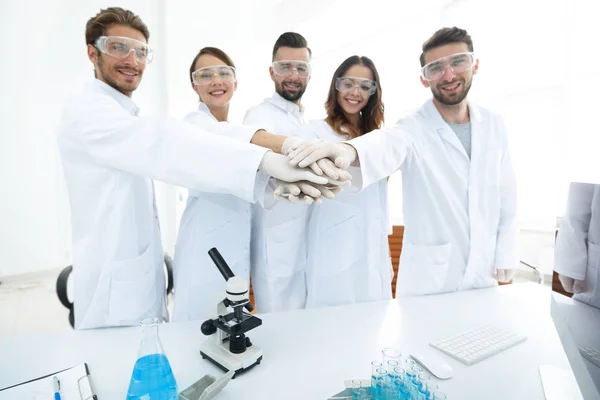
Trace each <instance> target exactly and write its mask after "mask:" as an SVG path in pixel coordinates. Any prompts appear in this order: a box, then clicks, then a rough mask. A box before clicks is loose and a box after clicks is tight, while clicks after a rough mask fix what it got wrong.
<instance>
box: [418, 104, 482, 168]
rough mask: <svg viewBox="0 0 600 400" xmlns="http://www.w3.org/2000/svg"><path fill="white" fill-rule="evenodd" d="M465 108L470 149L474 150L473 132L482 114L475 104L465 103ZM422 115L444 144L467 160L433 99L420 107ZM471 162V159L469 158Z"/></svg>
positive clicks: (463, 149) (476, 128)
mask: <svg viewBox="0 0 600 400" xmlns="http://www.w3.org/2000/svg"><path fill="white" fill-rule="evenodd" d="M467 106H468V107H469V116H470V122H471V143H472V144H471V149H473V148H474V146H475V144H476V143H475V142H477V139H475V136H476V135H475V131H478V130H479V128H478V127H479V123H481V122H482V114H481V111H480V110H479V107H477V106H476V105H475V104H473V103H471V102H470V101H467ZM421 110H422V113H423V116H424V117H425V119H426V121H427V122H428V123H429V124H431V125H432V126H433V128H434V129H435V130H436V131H437V132H438V134H439V135H440V137H441V138H442V139H443V140H445V141H446V142H448V143H450V144H451V145H452V146H453V147H455V148H456V150H458V151H459V152H460V153H461V154H462V155H464V156H465V158H467V159H469V156H468V155H467V152H466V151H465V148H464V146H463V145H462V143H461V142H460V140H459V139H458V137H457V136H456V134H455V133H454V131H453V130H452V128H450V126H449V125H448V124H447V123H446V121H444V119H443V118H442V115H441V114H440V112H439V111H438V109H437V108H436V107H435V104H433V99H429V100H428V101H427V102H426V103H425V104H424V105H423V107H422V109H421ZM471 157H473V150H471ZM471 161H472V158H471Z"/></svg>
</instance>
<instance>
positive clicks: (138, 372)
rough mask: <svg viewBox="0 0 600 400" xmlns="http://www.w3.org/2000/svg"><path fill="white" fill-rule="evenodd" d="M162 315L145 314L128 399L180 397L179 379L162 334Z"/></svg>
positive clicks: (169, 399) (171, 399)
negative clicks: (157, 316) (170, 360)
mask: <svg viewBox="0 0 600 400" xmlns="http://www.w3.org/2000/svg"><path fill="white" fill-rule="evenodd" d="M158 323H159V320H158V318H144V319H143V320H142V322H141V323H140V325H141V327H142V332H143V338H142V342H141V344H140V350H139V353H138V359H137V361H136V363H135V365H134V367H133V373H132V374H131V381H130V382H129V390H128V392H127V400H177V383H176V382H175V376H174V375H173V371H172V370H171V364H170V363H169V360H168V359H167V356H166V355H165V351H164V350H163V347H162V343H161V342H160V338H159V337H158Z"/></svg>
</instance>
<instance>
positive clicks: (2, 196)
mask: <svg viewBox="0 0 600 400" xmlns="http://www.w3.org/2000/svg"><path fill="white" fill-rule="evenodd" d="M159 3H160V0H152V1H142V0H131V1H121V2H120V3H119V4H121V6H122V7H128V8H131V9H132V10H134V11H135V12H137V13H138V14H139V15H140V16H141V17H142V18H143V19H144V21H145V22H146V23H147V25H148V26H149V28H150V31H151V32H152V31H155V30H156V27H157V25H158V21H159V7H158V5H159ZM111 5H112V2H106V1H98V0H94V1H85V2H80V1H75V0H45V1H36V2H33V3H32V2H21V1H18V0H9V1H8V2H3V4H2V11H1V12H0V35H1V37H2V40H0V54H2V56H1V57H0V87H1V88H2V96H1V97H0V113H1V115H0V185H1V187H2V191H1V192H0V227H1V228H0V254H2V257H1V258H0V276H2V275H12V274H21V273H27V272H30V271H34V270H40V269H46V268H56V267H59V266H63V265H66V264H68V263H69V262H70V225H69V213H68V203H67V198H66V193H65V192H64V182H63V180H62V171H60V162H59V159H58V154H57V150H56V144H55V136H54V130H55V128H56V125H57V123H58V120H59V118H60V113H61V110H62V105H63V102H64V100H65V98H66V97H67V96H68V95H69V94H70V93H73V91H74V90H77V89H78V88H79V87H80V86H81V84H82V83H83V82H85V81H87V80H91V79H92V78H93V69H92V65H91V63H90V62H89V61H88V59H87V55H86V54H87V53H86V46H85V36H84V32H85V23H86V22H87V20H88V19H89V18H90V17H92V16H93V15H95V14H96V13H97V12H98V11H100V8H104V7H107V6H111ZM159 76H160V69H157V68H154V66H153V67H152V68H148V70H147V73H146V74H145V76H144V82H143V84H142V86H141V87H140V90H139V91H138V92H136V96H135V100H136V101H137V102H138V103H139V105H140V107H141V108H142V109H143V110H144V111H145V112H154V111H157V110H158V109H159V108H160V102H159V99H160V98H161V95H160V93H161V81H160V80H159V79H158V77H159Z"/></svg>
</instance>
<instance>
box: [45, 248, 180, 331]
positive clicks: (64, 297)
mask: <svg viewBox="0 0 600 400" xmlns="http://www.w3.org/2000/svg"><path fill="white" fill-rule="evenodd" d="M164 260H165V267H166V270H167V295H169V294H170V293H171V292H172V291H173V259H172V258H171V256H170V255H168V254H167V253H165V257H164ZM71 272H73V266H72V265H69V266H67V267H65V268H64V269H63V270H62V271H60V274H58V278H57V279H56V295H57V296H58V300H59V301H60V303H61V304H62V305H63V306H65V308H67V309H68V310H69V323H70V324H71V327H72V328H74V327H75V312H74V304H73V302H72V301H71V300H69V296H68V294H67V283H68V282H69V276H70V275H71Z"/></svg>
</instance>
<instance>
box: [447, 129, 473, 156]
mask: <svg viewBox="0 0 600 400" xmlns="http://www.w3.org/2000/svg"><path fill="white" fill-rule="evenodd" d="M446 123H447V124H448V126H449V127H450V128H452V130H453V131H454V133H455V134H456V137H458V140H460V142H461V143H462V145H463V147H464V148H465V151H466V152H467V155H468V156H469V159H470V158H471V121H469V122H467V123H466V124H453V123H450V122H448V121H446Z"/></svg>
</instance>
